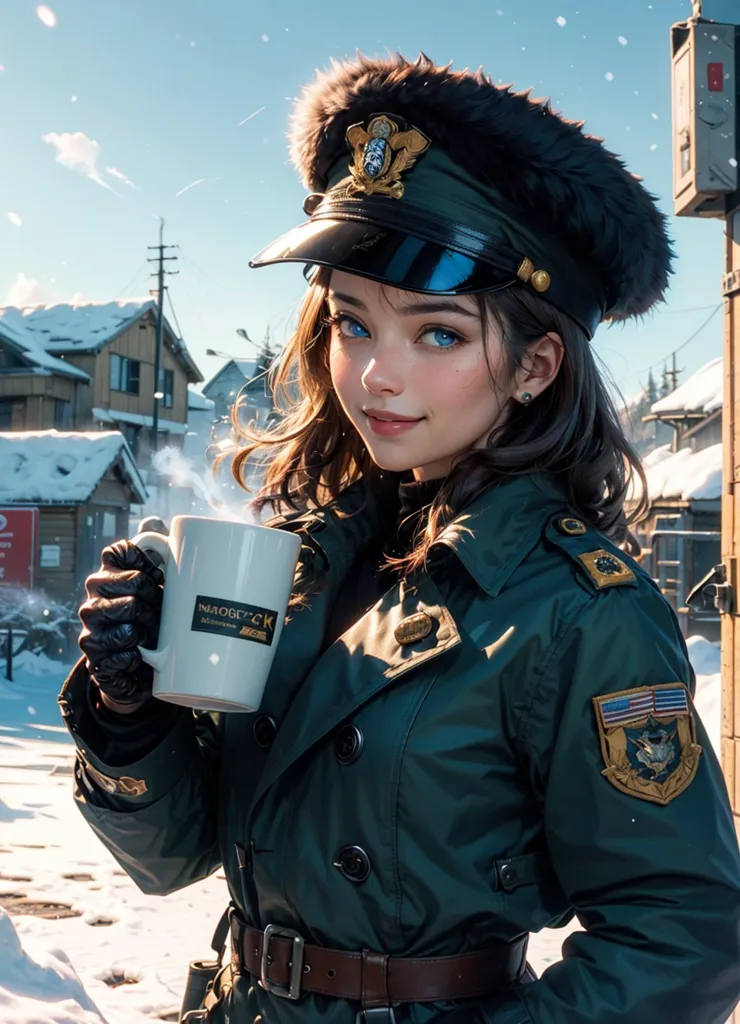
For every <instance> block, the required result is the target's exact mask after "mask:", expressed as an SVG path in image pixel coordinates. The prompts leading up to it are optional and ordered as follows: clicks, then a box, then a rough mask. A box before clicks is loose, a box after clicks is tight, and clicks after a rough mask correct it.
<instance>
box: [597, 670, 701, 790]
mask: <svg viewBox="0 0 740 1024" xmlns="http://www.w3.org/2000/svg"><path fill="white" fill-rule="evenodd" d="M593 705H594V710H595V712H596V724H597V727H598V730H599V740H600V742H601V753H602V755H603V758H604V764H605V765H606V768H605V769H604V771H603V772H602V774H603V775H604V776H605V777H606V778H607V779H608V780H609V782H611V784H612V785H613V786H615V787H616V788H617V789H618V790H620V791H621V792H622V793H627V794H628V795H629V796H636V797H638V798H639V799H640V800H648V801H650V802H651V803H656V804H662V805H663V806H665V805H666V804H669V803H670V802H671V800H675V798H676V797H677V796H678V795H679V794H680V793H683V791H684V790H685V789H687V788H688V786H689V785H690V783H691V781H692V780H693V778H694V776H695V775H696V771H697V768H698V766H699V757H700V756H701V747H700V746H699V745H698V744H697V742H696V729H695V725H694V711H693V707H692V704H691V698H690V697H689V692H688V690H687V689H686V687H685V686H684V684H683V683H663V684H661V685H659V686H642V687H638V688H637V689H635V690H622V691H620V692H619V693H608V694H606V695H605V696H603V697H594V698H593Z"/></svg>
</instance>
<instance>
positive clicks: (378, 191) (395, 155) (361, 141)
mask: <svg viewBox="0 0 740 1024" xmlns="http://www.w3.org/2000/svg"><path fill="white" fill-rule="evenodd" d="M346 139H347V142H348V144H349V146H350V147H351V148H352V149H353V150H354V160H353V162H352V163H351V164H350V167H349V171H350V174H351V175H352V182H351V184H350V185H349V186H348V191H349V192H350V193H352V192H364V193H365V195H368V196H370V195H373V194H375V195H381V196H390V197H391V198H392V199H400V198H401V196H402V195H403V182H402V181H401V180H400V178H401V174H402V173H403V172H404V171H408V170H409V168H410V167H412V166H413V165H414V164H415V163H416V159H417V157H419V156H421V154H422V153H424V152H425V151H426V150H427V149H428V148H429V146H430V145H431V140H430V139H428V138H427V137H426V135H424V133H423V132H420V131H417V129H416V128H409V129H408V130H407V131H401V129H400V128H399V126H398V124H397V123H396V122H395V121H393V120H392V119H391V118H390V117H388V115H387V114H378V115H377V116H376V117H373V118H371V120H370V122H369V123H368V125H367V128H365V127H364V125H362V124H353V125H351V126H350V127H349V128H348V129H347V134H346Z"/></svg>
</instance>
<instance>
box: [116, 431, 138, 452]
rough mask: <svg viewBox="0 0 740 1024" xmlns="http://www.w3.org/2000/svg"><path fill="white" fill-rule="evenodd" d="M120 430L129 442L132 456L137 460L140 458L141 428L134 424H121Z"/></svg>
mask: <svg viewBox="0 0 740 1024" xmlns="http://www.w3.org/2000/svg"><path fill="white" fill-rule="evenodd" d="M118 429H119V430H120V431H121V433H122V434H123V436H124V437H125V438H126V441H127V442H128V446H129V448H130V449H131V454H132V455H133V457H134V458H135V459H137V458H138V457H139V433H140V428H139V427H136V426H134V425H133V424H132V423H121V424H119V427H118Z"/></svg>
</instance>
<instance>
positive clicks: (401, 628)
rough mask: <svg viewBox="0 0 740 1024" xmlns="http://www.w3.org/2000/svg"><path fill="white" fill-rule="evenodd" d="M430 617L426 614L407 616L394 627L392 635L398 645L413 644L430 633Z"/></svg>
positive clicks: (418, 613) (419, 613)
mask: <svg viewBox="0 0 740 1024" xmlns="http://www.w3.org/2000/svg"><path fill="white" fill-rule="evenodd" d="M432 624H433V623H432V617H431V616H430V615H427V613H426V612H417V614H416V615H409V617H408V618H407V619H403V621H402V622H399V623H398V625H397V626H396V628H395V630H394V633H393V635H394V636H395V638H396V640H397V641H398V643H399V644H414V643H416V641H417V640H423V639H424V637H425V636H429V634H430V633H431V632H432Z"/></svg>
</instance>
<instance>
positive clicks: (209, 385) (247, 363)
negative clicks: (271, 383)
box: [203, 359, 258, 394]
mask: <svg viewBox="0 0 740 1024" xmlns="http://www.w3.org/2000/svg"><path fill="white" fill-rule="evenodd" d="M230 366H235V367H236V368H237V370H238V371H239V373H240V374H241V375H242V377H243V378H244V380H245V381H250V380H252V378H253V377H256V376H257V373H258V370H257V361H256V360H255V359H227V360H225V362H224V363H223V365H222V366H221V367H220V368H219V369H218V370H216V372H215V373H214V375H213V376H212V377H211V378H210V380H208V381H206V383H205V384H204V385H203V391H204V393H206V394H207V393H208V392H209V391H211V390H214V385H215V384H216V381H217V380H218V379H219V377H220V376H221V375H222V374H223V373H225V372H226V370H228V369H229V367H230Z"/></svg>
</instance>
